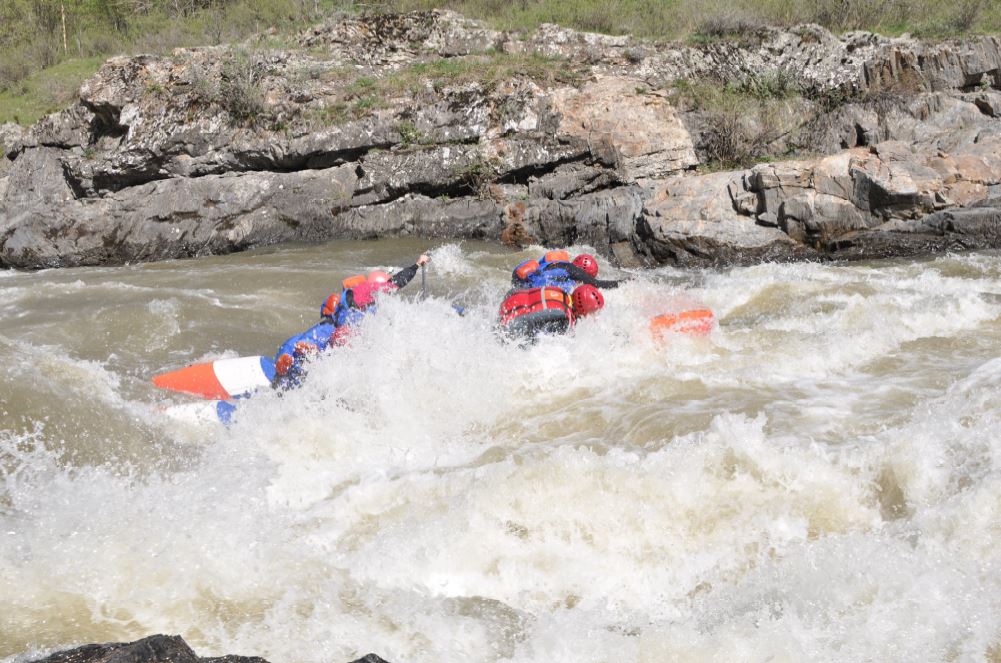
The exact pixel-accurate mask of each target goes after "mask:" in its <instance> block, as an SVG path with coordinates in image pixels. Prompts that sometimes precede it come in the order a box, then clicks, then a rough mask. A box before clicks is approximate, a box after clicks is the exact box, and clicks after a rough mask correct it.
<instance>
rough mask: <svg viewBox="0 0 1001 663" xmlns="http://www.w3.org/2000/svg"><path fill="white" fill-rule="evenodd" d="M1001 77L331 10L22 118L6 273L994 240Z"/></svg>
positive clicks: (758, 40)
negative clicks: (196, 259)
mask: <svg viewBox="0 0 1001 663" xmlns="http://www.w3.org/2000/svg"><path fill="white" fill-rule="evenodd" d="M999 89H1001V42H999V40H998V39H997V38H996V37H977V38H971V39H967V40H965V41H949V42H943V43H939V44H935V43H926V42H922V41H917V40H914V39H911V38H906V37H904V38H895V39H891V38H886V37H881V36H878V35H875V34H871V33H858V32H855V33H847V34H845V35H843V36H842V37H835V36H834V35H832V34H831V33H829V32H827V31H826V30H824V29H823V28H820V27H818V26H810V25H805V26H800V27H797V28H793V29H789V30H781V29H776V28H755V29H748V30H746V31H744V32H742V33H741V34H740V35H739V36H738V38H736V39H733V40H727V41H719V42H715V43H708V44H697V45H677V44H673V45H664V44H655V43H650V42H646V41H642V40H638V39H635V38H632V37H628V36H619V37H616V36H607V35H600V34H593V33H580V32H575V31H572V30H568V29H565V28H560V27H557V26H554V25H547V26H543V27H542V28H540V29H539V30H537V31H536V32H534V33H529V34H525V35H523V34H521V33H514V32H501V31H497V30H493V29H490V28H488V27H486V26H485V25H483V24H482V23H479V22H476V21H472V20H469V19H466V18H463V17H462V16H460V15H458V14H455V13H451V12H447V11H437V10H436V11H430V12H417V13H410V14H398V15H378V16H371V17H365V18H344V17H340V18H332V19H330V20H328V21H326V22H324V23H322V24H319V25H317V26H315V27H313V28H310V29H308V30H306V31H304V32H302V33H301V34H299V35H298V36H297V37H296V38H295V39H294V40H293V42H292V43H291V44H283V45H275V44H272V43H270V42H269V38H268V35H266V34H265V35H259V36H257V37H254V38H252V39H250V40H248V41H246V42H243V43H241V44H237V45H232V46H220V47H210V48H202V49H190V50H179V51H176V52H175V53H174V54H173V55H171V56H165V57H164V56H137V57H119V58H112V59H111V60H109V61H108V62H107V63H105V65H104V66H103V67H102V68H101V69H100V70H99V71H98V72H97V74H95V75H94V76H93V77H92V78H90V79H89V80H88V81H87V82H86V83H85V84H84V85H83V87H82V88H81V89H80V98H79V102H78V103H76V104H75V105H74V106H72V107H71V108H69V109H68V110H66V111H62V112H60V113H57V114H54V115H51V116H49V117H47V118H45V119H43V120H42V121H40V122H39V123H38V124H36V125H34V126H33V127H31V128H29V129H27V130H24V129H22V128H20V127H18V126H16V125H10V124H8V125H3V127H2V128H0V146H2V149H3V150H4V152H5V154H6V156H7V162H6V164H5V165H4V166H3V167H0V265H2V266H4V267H16V268H28V269H36V268H41V267H58V266H72V265H97V264H121V263H127V262H135V261H147V260H160V259H165V258H176V257H187V256H196V255H205V254H211V253H226V252H231V251H237V250H241V249H244V248H248V247H253V246H261V245H268V244H275V243H280V242H283V241H290V240H293V241H323V240H328V239H332V238H375V237H388V236H421V237H436V238H450V239H460V238H483V239H494V240H502V241H505V242H508V243H511V244H515V245H522V244H527V243H533V242H535V243H541V244H547V245H550V244H552V245H564V244H569V243H574V242H582V243H587V244H590V245H591V246H594V247H595V248H596V249H598V250H599V251H601V252H602V253H603V254H605V255H609V256H612V257H614V259H616V260H617V261H618V262H619V263H620V264H622V265H626V266H637V265H653V264H673V265H678V266H691V265H730V264H748V263H753V262H756V261H761V260H802V259H811V260H825V259H836V260H840V259H857V258H875V257H888V256H910V255H927V254H933V253H938V252H942V251H952V250H965V249H982V248H995V247H997V246H999V243H1001V233H999V232H998V228H999V222H1001V156H999V155H1001V149H999V147H1001V145H999V143H1001V117H999V115H1001V92H999V91H998V90H999ZM775 155H782V156H783V159H782V160H780V161H775Z"/></svg>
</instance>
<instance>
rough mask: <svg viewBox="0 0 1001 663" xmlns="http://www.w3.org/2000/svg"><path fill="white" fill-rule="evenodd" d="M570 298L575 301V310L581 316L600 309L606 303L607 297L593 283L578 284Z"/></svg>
mask: <svg viewBox="0 0 1001 663" xmlns="http://www.w3.org/2000/svg"><path fill="white" fill-rule="evenodd" d="M570 299H571V300H572V301H573V312H574V314H575V315H576V316H577V317H579V318H580V317H584V316H585V315H590V314H591V313H594V312H596V311H600V310H601V308H602V307H603V306H604V305H605V297H604V296H603V295H602V294H601V291H600V290H598V289H597V288H595V287H594V286H593V285H586V284H585V285H582V286H578V287H577V289H575V290H574V291H573V294H572V295H570Z"/></svg>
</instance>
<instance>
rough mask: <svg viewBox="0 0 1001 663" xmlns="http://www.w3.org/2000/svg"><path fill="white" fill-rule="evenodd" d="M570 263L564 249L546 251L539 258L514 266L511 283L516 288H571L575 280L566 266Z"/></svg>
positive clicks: (574, 285) (575, 282) (574, 286)
mask: <svg viewBox="0 0 1001 663" xmlns="http://www.w3.org/2000/svg"><path fill="white" fill-rule="evenodd" d="M571 264H573V263H571V262H570V254H569V253H567V252H566V251H548V252H546V255H544V256H543V257H542V259H541V260H526V261H525V262H523V263H521V264H520V265H518V266H517V267H515V268H514V272H512V274H511V283H513V284H514V285H515V287H518V288H544V287H546V286H555V287H557V288H562V289H564V290H573V289H574V288H576V287H577V285H578V283H577V281H575V280H573V279H572V278H571V277H570V273H569V272H568V271H567V267H569V266H570V265H571Z"/></svg>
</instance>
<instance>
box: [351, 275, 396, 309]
mask: <svg viewBox="0 0 1001 663" xmlns="http://www.w3.org/2000/svg"><path fill="white" fill-rule="evenodd" d="M393 290H399V288H398V287H397V286H396V284H395V283H393V282H392V281H385V282H382V283H376V282H373V281H365V282H364V283H361V284H359V285H356V286H354V287H353V288H351V294H352V296H353V297H354V305H355V308H359V309H363V308H366V307H368V306H371V305H372V304H374V303H375V293H377V292H392V291H393Z"/></svg>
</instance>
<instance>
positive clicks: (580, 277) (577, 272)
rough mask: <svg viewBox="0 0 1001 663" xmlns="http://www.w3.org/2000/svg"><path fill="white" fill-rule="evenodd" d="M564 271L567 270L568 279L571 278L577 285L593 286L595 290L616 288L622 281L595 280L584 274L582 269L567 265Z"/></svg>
mask: <svg viewBox="0 0 1001 663" xmlns="http://www.w3.org/2000/svg"><path fill="white" fill-rule="evenodd" d="M565 269H566V270H567V274H569V275H570V278H572V279H573V280H574V281H577V282H579V283H586V284H587V285H593V286H594V287H595V288H605V289H611V288H618V287H619V285H620V284H621V283H622V281H612V280H607V281H603V280H601V279H596V278H594V277H593V276H591V275H590V274H588V273H587V272H585V271H584V270H583V269H581V268H580V267H578V266H577V265H567V266H566V268H565Z"/></svg>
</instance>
